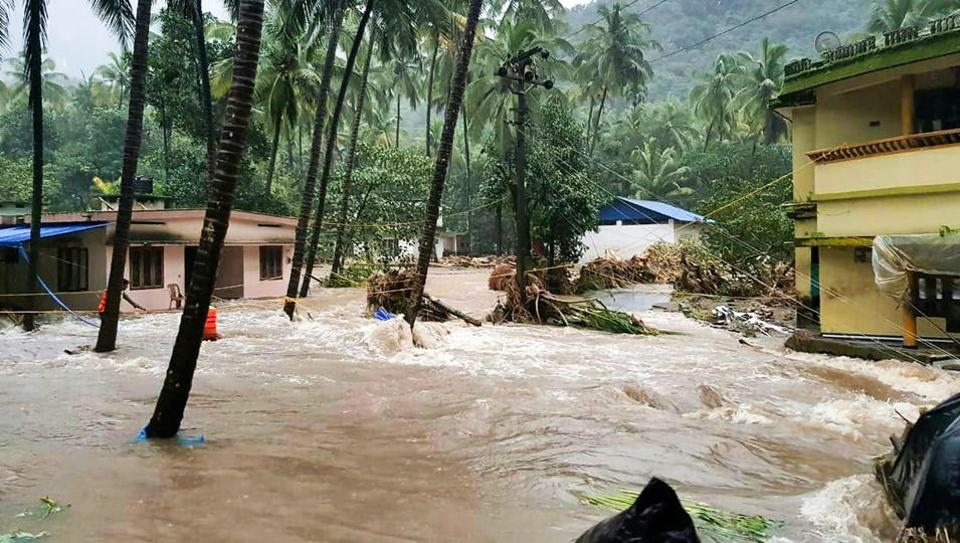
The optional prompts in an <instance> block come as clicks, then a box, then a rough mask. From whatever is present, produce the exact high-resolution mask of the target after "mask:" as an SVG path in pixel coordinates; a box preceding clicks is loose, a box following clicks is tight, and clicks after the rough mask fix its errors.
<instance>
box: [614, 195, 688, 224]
mask: <svg viewBox="0 0 960 543" xmlns="http://www.w3.org/2000/svg"><path fill="white" fill-rule="evenodd" d="M670 220H674V221H677V222H706V220H705V219H704V218H703V216H701V215H697V214H696V213H692V212H690V211H687V210H686V209H682V208H679V207H677V206H673V205H670V204H667V203H665V202H658V201H656V200H634V199H633V198H624V197H623V196H616V197H614V200H613V201H612V202H610V203H609V204H607V205H605V206H603V207H601V208H600V221H601V222H604V221H606V222H612V221H635V222H641V223H648V224H657V223H666V222H668V221H670Z"/></svg>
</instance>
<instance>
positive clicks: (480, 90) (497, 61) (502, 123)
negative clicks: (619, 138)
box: [464, 21, 573, 157]
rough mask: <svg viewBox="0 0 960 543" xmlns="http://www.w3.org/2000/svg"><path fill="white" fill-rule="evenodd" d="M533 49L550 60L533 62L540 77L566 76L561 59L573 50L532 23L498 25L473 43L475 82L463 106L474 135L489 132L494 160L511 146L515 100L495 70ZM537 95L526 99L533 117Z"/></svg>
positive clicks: (563, 41)
mask: <svg viewBox="0 0 960 543" xmlns="http://www.w3.org/2000/svg"><path fill="white" fill-rule="evenodd" d="M533 47H542V48H543V49H545V50H547V51H549V52H550V53H551V55H550V58H548V59H546V60H542V61H538V62H537V69H538V70H539V71H540V72H541V75H544V76H546V75H551V76H553V77H556V78H562V77H565V76H567V75H569V73H570V66H569V64H568V63H567V62H566V61H564V60H563V58H564V57H566V56H568V55H570V53H572V51H573V47H572V46H571V45H570V43H569V42H567V41H565V40H564V39H562V38H559V37H557V36H555V35H553V34H549V33H544V32H542V31H540V30H539V29H538V28H537V26H536V25H535V24H533V23H530V22H525V21H521V22H518V23H517V24H507V25H502V26H501V27H500V28H499V29H498V30H497V34H496V36H495V37H494V38H491V39H485V40H483V41H482V42H480V43H479V44H477V54H476V60H475V62H474V65H475V66H476V69H475V70H474V76H475V79H474V80H473V81H472V82H471V83H470V88H468V89H467V93H466V96H465V98H464V103H465V104H466V106H467V108H468V111H470V112H471V113H470V115H471V117H472V118H473V120H474V122H473V126H472V129H473V131H474V134H480V133H481V132H482V131H483V130H484V129H487V128H489V129H490V130H491V132H492V138H491V140H492V141H491V143H492V144H493V148H492V149H488V152H492V153H495V154H496V156H498V157H503V156H505V155H506V154H507V153H508V152H509V150H510V149H511V148H512V146H513V141H514V132H513V131H514V129H515V127H514V125H513V121H514V109H515V107H516V106H515V102H516V100H515V97H514V95H513V93H512V91H511V86H512V82H511V81H510V80H508V79H505V78H502V77H498V76H497V69H498V68H500V66H502V65H503V63H504V62H506V60H507V59H509V58H510V57H512V56H513V55H515V54H516V52H517V51H526V50H528V49H531V48H533ZM540 95H541V93H533V94H531V95H530V96H529V97H528V100H529V101H530V112H531V114H532V115H533V116H535V115H536V112H537V111H538V110H539V108H538V107H537V106H536V103H537V100H539V98H540Z"/></svg>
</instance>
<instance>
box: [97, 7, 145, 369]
mask: <svg viewBox="0 0 960 543" xmlns="http://www.w3.org/2000/svg"><path fill="white" fill-rule="evenodd" d="M151 3H152V2H151V0H139V1H138V2H137V19H136V25H135V32H134V39H133V58H132V60H131V63H130V108H129V113H128V115H127V133H126V136H125V138H124V142H123V173H122V176H121V179H120V205H119V207H118V209H117V223H116V229H115V231H114V236H113V255H112V257H111V259H110V276H109V279H108V282H107V304H106V310H105V311H104V313H103V316H102V318H101V321H100V332H99V333H98V334H97V345H96V347H95V348H94V350H95V351H97V352H99V353H102V352H107V351H112V350H114V349H115V348H116V343H117V325H118V322H119V319H120V296H121V294H122V293H123V281H124V275H125V273H126V267H127V249H128V247H129V246H130V221H131V219H132V217H133V180H134V178H135V177H136V175H137V164H138V162H139V160H140V143H141V141H142V139H143V108H144V106H145V105H146V101H147V100H146V93H145V87H146V78H147V45H148V41H149V38H150V5H151Z"/></svg>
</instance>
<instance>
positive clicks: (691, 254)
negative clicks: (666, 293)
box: [576, 241, 793, 297]
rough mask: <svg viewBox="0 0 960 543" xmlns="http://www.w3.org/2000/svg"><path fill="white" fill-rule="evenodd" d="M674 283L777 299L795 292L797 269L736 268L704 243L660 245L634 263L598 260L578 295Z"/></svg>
mask: <svg viewBox="0 0 960 543" xmlns="http://www.w3.org/2000/svg"><path fill="white" fill-rule="evenodd" d="M638 283H669V284H673V286H674V288H675V289H676V290H678V291H682V292H689V293H695V294H707V295H716V296H744V297H753V296H778V295H780V294H782V293H784V292H790V291H791V290H792V289H793V268H792V267H791V266H790V265H789V264H787V263H783V262H774V261H771V260H769V259H758V260H756V261H753V262H747V263H744V264H742V265H738V266H736V267H734V266H733V265H731V264H729V263H727V262H726V261H724V260H722V259H720V258H717V257H716V256H714V255H713V254H711V253H710V252H709V251H707V250H706V248H705V247H704V246H703V245H702V244H701V243H699V242H696V241H683V242H680V243H677V244H671V243H658V244H656V245H653V246H652V247H650V248H649V249H648V250H647V252H646V253H645V254H644V255H643V256H634V257H633V258H631V259H629V260H623V259H620V258H598V259H596V260H592V261H590V262H588V263H587V264H586V265H584V266H583V268H581V270H580V276H579V278H578V279H577V282H576V291H577V292H587V291H590V290H600V289H608V288H623V287H626V286H630V285H634V284H638Z"/></svg>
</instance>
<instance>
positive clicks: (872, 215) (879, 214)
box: [817, 192, 960, 237]
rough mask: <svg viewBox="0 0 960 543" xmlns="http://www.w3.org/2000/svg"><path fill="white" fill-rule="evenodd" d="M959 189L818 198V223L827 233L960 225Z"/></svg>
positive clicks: (898, 231) (863, 233) (928, 230)
mask: <svg viewBox="0 0 960 543" xmlns="http://www.w3.org/2000/svg"><path fill="white" fill-rule="evenodd" d="M958 209H960V192H954V193H949V194H918V195H913V196H899V197H887V198H863V199H857V200H840V201H831V202H819V203H818V204H817V210H818V212H817V214H818V218H817V223H818V228H819V230H820V232H821V233H822V234H823V235H824V236H827V237H842V236H875V235H877V234H930V233H934V232H938V231H939V230H940V227H941V226H943V225H946V226H950V227H954V228H955V227H958V226H960V213H957V210H958Z"/></svg>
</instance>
